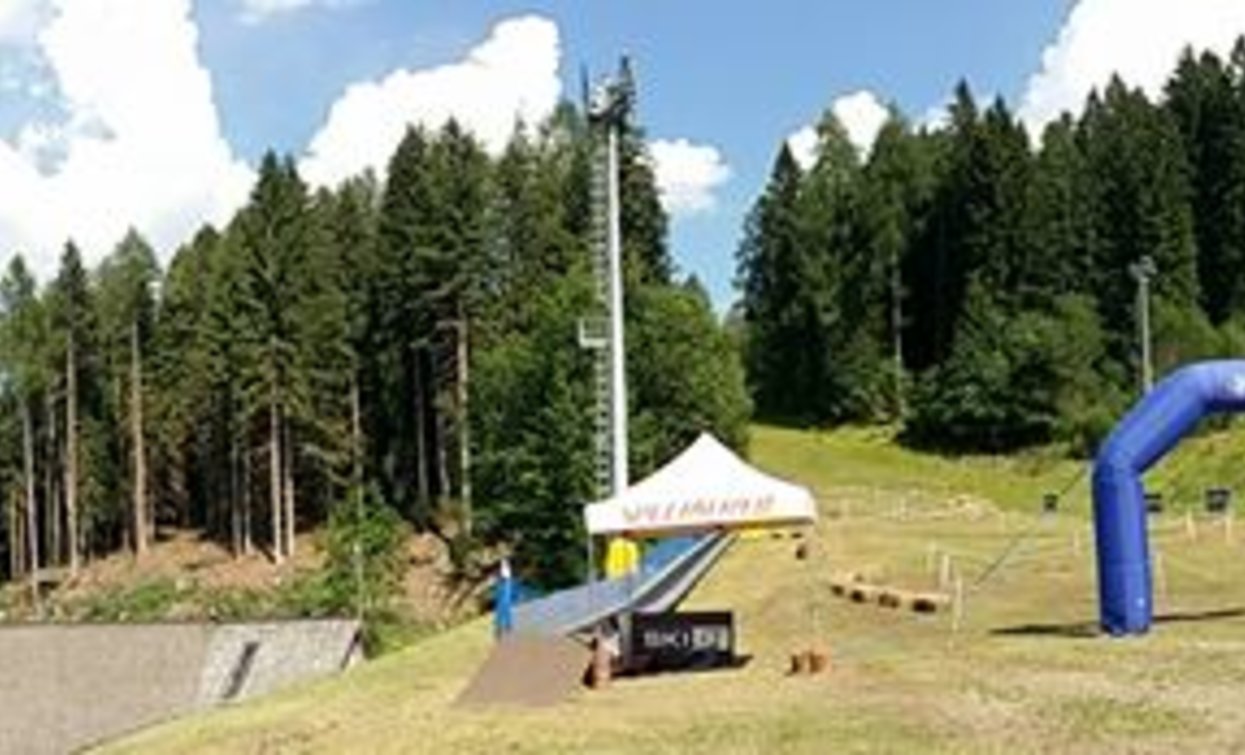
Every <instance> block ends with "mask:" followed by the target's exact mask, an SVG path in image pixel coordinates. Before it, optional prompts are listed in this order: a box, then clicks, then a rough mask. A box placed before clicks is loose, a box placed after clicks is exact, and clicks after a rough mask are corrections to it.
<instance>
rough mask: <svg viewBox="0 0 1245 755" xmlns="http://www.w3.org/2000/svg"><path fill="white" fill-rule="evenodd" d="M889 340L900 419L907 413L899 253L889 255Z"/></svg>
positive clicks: (901, 274)
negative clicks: (890, 342) (890, 341)
mask: <svg viewBox="0 0 1245 755" xmlns="http://www.w3.org/2000/svg"><path fill="white" fill-rule="evenodd" d="M890 289H891V291H890V293H891V338H892V355H891V356H892V359H893V360H894V364H893V369H894V371H895V374H894V380H895V414H896V417H897V418H902V417H903V416H904V414H906V413H907V401H906V397H905V396H904V379H903V270H902V268H901V267H900V260H899V252H898V251H896V252H894V253H893V254H892V255H891V280H890Z"/></svg>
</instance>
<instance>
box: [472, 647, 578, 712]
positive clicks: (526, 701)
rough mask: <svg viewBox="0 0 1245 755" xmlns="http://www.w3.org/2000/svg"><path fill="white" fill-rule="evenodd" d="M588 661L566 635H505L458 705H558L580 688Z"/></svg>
mask: <svg viewBox="0 0 1245 755" xmlns="http://www.w3.org/2000/svg"><path fill="white" fill-rule="evenodd" d="M590 657H591V654H590V653H589V652H588V649H587V648H586V647H584V646H583V645H581V644H580V643H578V642H576V641H575V640H572V639H568V638H565V637H540V636H512V637H507V638H506V639H504V640H502V641H500V642H498V643H497V644H496V645H494V646H493V652H492V653H491V654H490V655H489V657H488V658H487V659H485V661H484V664H483V665H481V666H480V669H479V670H478V671H476V675H475V677H473V678H472V680H471V683H470V684H468V685H467V688H466V689H464V690H463V691H462V694H460V695H459V696H458V700H456V701H455V705H460V706H480V705H521V706H528V707H538V706H545V705H555V704H557V703H559V702H562V701H563V700H565V699H566V698H567V697H570V695H571V693H573V692H574V691H575V690H576V689H578V688H579V687H580V685H581V684H582V681H583V676H584V672H585V671H586V670H587V668H588V663H589V660H590Z"/></svg>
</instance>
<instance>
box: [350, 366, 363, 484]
mask: <svg viewBox="0 0 1245 755" xmlns="http://www.w3.org/2000/svg"><path fill="white" fill-rule="evenodd" d="M362 403H363V401H362V398H361V397H360V396H359V374H358V372H357V371H354V370H352V371H351V373H350V483H351V486H352V487H355V488H359V487H360V486H362V485H363V407H362ZM355 492H358V491H357V490H356V491H355Z"/></svg>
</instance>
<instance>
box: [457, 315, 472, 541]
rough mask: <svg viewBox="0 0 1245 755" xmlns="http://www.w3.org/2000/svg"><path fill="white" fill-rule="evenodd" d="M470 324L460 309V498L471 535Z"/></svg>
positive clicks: (465, 525)
mask: <svg viewBox="0 0 1245 755" xmlns="http://www.w3.org/2000/svg"><path fill="white" fill-rule="evenodd" d="M470 336H471V332H470V323H468V322H467V318H466V316H465V315H463V313H462V309H461V307H460V308H459V317H458V339H457V340H458V359H457V361H458V370H457V378H458V379H457V381H456V382H457V384H458V385H457V387H458V476H459V477H458V497H459V500H460V501H461V505H462V512H463V523H462V524H463V533H464V534H467V535H470V534H471V520H472V512H471V430H470V427H469V426H468V425H469V423H468V416H467V402H468V400H469V397H468V392H467V389H468V382H467V381H468V379H469V377H470V376H469V374H468V372H469V367H470V365H469V363H468V360H469V359H470V358H471V348H470V341H469V340H468V339H469V338H470Z"/></svg>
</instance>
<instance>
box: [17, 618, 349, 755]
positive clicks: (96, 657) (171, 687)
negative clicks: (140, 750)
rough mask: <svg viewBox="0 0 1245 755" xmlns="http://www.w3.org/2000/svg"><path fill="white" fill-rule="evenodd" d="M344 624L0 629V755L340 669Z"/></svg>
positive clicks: (33, 753) (62, 745)
mask: <svg viewBox="0 0 1245 755" xmlns="http://www.w3.org/2000/svg"><path fill="white" fill-rule="evenodd" d="M358 639H359V626H358V623H357V622H354V621H288V622H271V623H257V624H143V625H118V624H89V625H62V626H50V625H25V626H6V627H0V675H2V676H3V678H2V679H0V755H8V754H9V753H22V754H23V755H26V754H29V755H43V754H44V753H48V754H49V755H52V754H56V753H65V752H71V751H73V750H76V749H79V748H82V747H84V746H86V745H89V744H91V743H93V742H99V741H102V740H104V739H107V738H109V737H114V736H117V735H119V734H122V733H124V732H127V731H132V730H134V729H138V728H142V727H144V726H148V725H150V724H153V723H156V722H158V721H162V720H165V719H168V718H172V717H174V716H177V715H181V714H184V713H187V712H190V711H193V710H196V709H200V708H205V707H209V706H212V705H216V704H219V703H221V702H225V701H227V700H238V699H243V698H246V697H250V696H253V695H259V694H263V693H266V692H270V691H272V690H275V689H279V688H280V687H282V686H285V685H287V684H290V683H292V682H296V681H301V680H305V679H311V678H315V677H318V676H324V675H327V674H331V673H334V672H336V671H340V670H342V669H344V668H346V667H347V666H349V665H350V664H352V663H354V662H355V661H357V660H358V659H359V658H360V657H361V655H360V647H359V642H358Z"/></svg>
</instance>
